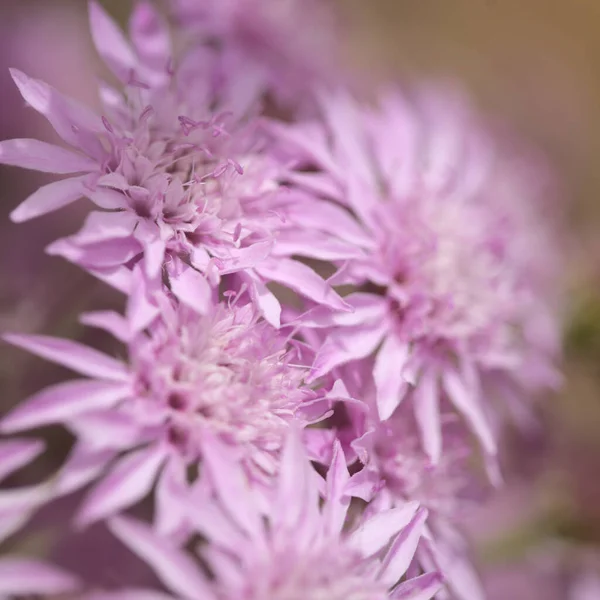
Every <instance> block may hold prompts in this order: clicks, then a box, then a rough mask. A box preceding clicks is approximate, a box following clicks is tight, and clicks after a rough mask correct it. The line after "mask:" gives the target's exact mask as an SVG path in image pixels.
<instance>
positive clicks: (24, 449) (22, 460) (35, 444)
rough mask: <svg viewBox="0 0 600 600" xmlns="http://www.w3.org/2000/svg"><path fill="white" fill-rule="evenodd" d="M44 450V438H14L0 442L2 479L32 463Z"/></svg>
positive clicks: (0, 477)
mask: <svg viewBox="0 0 600 600" xmlns="http://www.w3.org/2000/svg"><path fill="white" fill-rule="evenodd" d="M43 450H44V442H42V440H26V439H14V440H7V441H3V442H0V481H1V480H2V479H4V478H5V477H8V475H10V474H11V473H13V472H14V471H17V470H19V469H20V468H21V467H24V466H25V465H26V464H28V463H30V462H31V461H32V460H33V459H34V458H35V457H36V456H38V455H39V454H40V452H42V451H43Z"/></svg>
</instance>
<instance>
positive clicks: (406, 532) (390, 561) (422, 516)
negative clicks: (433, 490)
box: [379, 508, 427, 586]
mask: <svg viewBox="0 0 600 600" xmlns="http://www.w3.org/2000/svg"><path fill="white" fill-rule="evenodd" d="M426 519H427V510H425V509H424V508H420V509H419V510H417V512H416V514H415V516H414V517H413V519H412V521H411V522H410V523H409V524H408V525H407V526H406V527H405V528H404V529H403V530H402V531H401V532H400V533H399V534H398V536H397V537H396V539H395V540H394V541H393V543H392V546H391V547H390V549H389V551H388V553H387V554H386V557H385V559H384V560H383V563H382V565H381V571H380V573H379V578H380V579H381V580H382V581H384V582H385V583H386V584H387V585H389V586H393V585H394V584H396V583H397V582H398V581H399V580H400V578H401V577H402V575H404V573H406V570H407V569H408V567H409V565H410V563H411V562H412V560H413V558H414V556H415V552H416V550H417V546H418V544H419V540H420V539H421V535H422V533H423V528H424V527H425V521H426Z"/></svg>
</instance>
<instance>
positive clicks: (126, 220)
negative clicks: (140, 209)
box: [72, 211, 138, 246]
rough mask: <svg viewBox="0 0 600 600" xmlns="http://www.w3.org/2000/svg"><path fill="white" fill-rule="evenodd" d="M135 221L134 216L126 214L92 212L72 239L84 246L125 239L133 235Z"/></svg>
mask: <svg viewBox="0 0 600 600" xmlns="http://www.w3.org/2000/svg"><path fill="white" fill-rule="evenodd" d="M137 221H138V219H137V217H136V216H135V215H133V214H131V213H127V212H122V211H119V212H100V211H93V212H91V213H90V214H89V215H88V216H87V217H86V219H85V223H84V224H83V227H82V228H81V229H80V230H79V231H78V232H77V233H76V234H75V235H74V236H73V238H72V239H73V240H74V241H76V243H77V244H79V245H82V246H84V245H89V244H96V243H98V242H104V241H106V240H112V239H119V238H126V237H129V236H130V235H132V234H133V231H134V229H135V226H136V224H137Z"/></svg>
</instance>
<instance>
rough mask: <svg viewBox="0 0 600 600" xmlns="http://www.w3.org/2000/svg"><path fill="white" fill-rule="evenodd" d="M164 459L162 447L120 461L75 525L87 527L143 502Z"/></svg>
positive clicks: (138, 452)
mask: <svg viewBox="0 0 600 600" xmlns="http://www.w3.org/2000/svg"><path fill="white" fill-rule="evenodd" d="M164 459H165V451H164V449H163V448H161V447H155V448H150V449H148V448H144V449H142V450H138V451H137V452H133V453H131V454H129V455H128V456H126V457H125V458H122V459H121V460H120V461H119V462H118V464H117V465H116V466H115V467H113V468H112V469H111V471H110V473H109V474H108V475H107V476H106V477H105V478H104V479H103V480H102V481H101V482H100V483H99V484H98V485H97V486H96V487H95V488H94V489H93V490H92V491H91V492H90V494H89V495H88V497H87V498H86V500H85V502H84V504H83V507H82V509H81V511H80V513H79V515H78V516H77V522H78V524H79V525H82V526H86V525H90V524H91V523H93V522H94V521H98V520H99V519H104V518H106V517H108V516H110V515H112V514H114V513H116V512H117V511H119V510H122V509H125V508H128V507H129V506H131V505H132V504H135V503H136V502H138V501H139V500H141V499H142V498H144V497H145V496H146V495H147V494H148V492H149V491H150V489H151V487H152V485H153V484H154V481H155V480H156V476H157V474H158V470H159V469H160V467H161V465H162V463H163V462H164Z"/></svg>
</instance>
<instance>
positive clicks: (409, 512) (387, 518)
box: [348, 502, 419, 558]
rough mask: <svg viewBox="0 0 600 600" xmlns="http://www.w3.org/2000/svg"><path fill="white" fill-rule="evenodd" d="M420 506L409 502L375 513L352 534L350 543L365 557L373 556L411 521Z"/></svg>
mask: <svg viewBox="0 0 600 600" xmlns="http://www.w3.org/2000/svg"><path fill="white" fill-rule="evenodd" d="M418 508H419V504H418V503H417V502H407V503H405V504H403V505H402V506H398V507H395V508H391V509H389V510H384V511H381V512H378V513H375V514H374V515H373V516H372V517H370V518H369V519H367V520H366V521H364V522H363V523H362V524H361V526H360V527H359V528H358V529H356V530H355V531H353V532H352V533H351V534H350V538H349V540H348V542H349V544H350V545H351V546H352V547H353V548H355V549H356V550H357V551H358V552H360V553H361V555H362V556H364V557H365V558H367V557H369V556H372V555H373V554H375V553H376V552H379V551H380V550H381V549H382V548H383V547H384V546H385V545H386V544H387V543H388V542H389V541H390V539H391V538H392V537H393V536H395V535H396V534H397V533H398V532H399V531H400V530H401V529H403V528H404V527H406V526H407V525H408V524H409V523H410V521H411V519H413V517H414V516H415V514H416V512H417V509H418Z"/></svg>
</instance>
